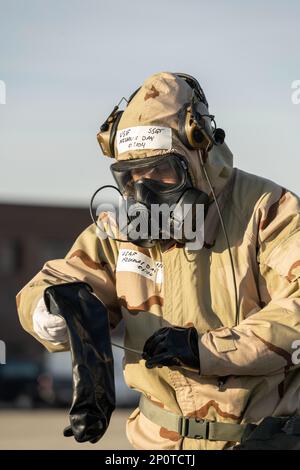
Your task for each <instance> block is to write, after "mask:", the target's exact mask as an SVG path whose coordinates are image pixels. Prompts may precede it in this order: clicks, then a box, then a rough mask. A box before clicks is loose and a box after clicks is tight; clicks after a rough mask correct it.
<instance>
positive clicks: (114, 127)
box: [109, 111, 123, 158]
mask: <svg viewBox="0 0 300 470" xmlns="http://www.w3.org/2000/svg"><path fill="white" fill-rule="evenodd" d="M122 114H123V111H118V112H117V113H116V117H115V119H114V122H113V124H112V127H111V131H110V135H109V149H110V154H111V156H112V157H113V158H115V140H116V134H117V130H118V125H119V122H120V119H121V117H122Z"/></svg>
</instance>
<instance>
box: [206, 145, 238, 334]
mask: <svg viewBox="0 0 300 470" xmlns="http://www.w3.org/2000/svg"><path fill="white" fill-rule="evenodd" d="M198 154H199V156H200V161H201V166H202V169H203V172H204V175H205V178H206V180H207V182H208V185H209V188H210V190H211V193H212V195H213V198H214V201H215V204H216V207H217V212H218V215H219V219H220V222H221V226H222V230H223V233H224V236H225V240H226V244H227V248H228V252H229V258H230V265H231V272H232V278H233V284H234V297H235V326H237V325H238V324H239V300H238V292H237V283H236V275H235V269H234V263H233V256H232V252H231V248H230V243H229V238H228V234H227V230H226V227H225V223H224V219H223V216H222V214H221V210H220V206H219V203H218V200H217V197H216V194H215V191H214V188H213V186H212V184H211V181H210V178H209V176H208V173H207V171H206V168H205V165H204V162H203V158H202V154H201V151H199V152H198Z"/></svg>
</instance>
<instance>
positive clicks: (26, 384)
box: [0, 360, 42, 408]
mask: <svg viewBox="0 0 300 470" xmlns="http://www.w3.org/2000/svg"><path fill="white" fill-rule="evenodd" d="M41 371H42V367H41V365H40V364H39V363H36V362H32V361H25V360H24V361H20V360H10V361H9V362H8V363H7V364H1V365H0V406H7V404H10V405H13V406H16V407H25V408H31V407H35V406H38V405H40V404H42V399H41V397H40V393H39V382H38V380H39V376H40V374H41Z"/></svg>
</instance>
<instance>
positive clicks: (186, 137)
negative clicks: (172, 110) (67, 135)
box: [97, 73, 225, 158]
mask: <svg viewBox="0 0 300 470" xmlns="http://www.w3.org/2000/svg"><path fill="white" fill-rule="evenodd" d="M175 75H176V76H177V77H180V78H182V79H183V80H185V81H186V83H187V84H188V85H189V86H190V87H191V88H192V90H193V95H192V99H191V102H189V103H185V104H184V105H183V107H182V108H181V109H180V110H179V113H178V133H179V138H180V140H181V141H182V143H183V144H184V145H185V146H186V147H187V148H189V149H192V150H195V149H199V150H203V151H205V152H208V151H209V150H210V149H211V148H212V146H213V145H220V144H222V143H223V142H224V139H225V132H224V131H223V129H217V128H216V123H215V119H214V116H213V115H211V114H209V111H208V103H207V99H206V97H205V94H204V91H203V90H202V88H201V86H200V84H199V82H198V81H197V80H196V79H195V78H194V77H192V76H191V75H187V74H183V73H176V74H175ZM140 88H141V87H139V88H138V89H137V90H136V91H135V92H134V93H132V95H131V96H130V97H129V99H128V100H126V99H125V98H122V99H121V101H120V102H119V103H118V104H117V105H116V106H115V107H114V109H113V110H112V112H111V113H110V115H109V116H108V118H107V119H106V120H105V121H104V123H103V124H102V125H101V127H100V131H99V132H98V134H97V139H98V142H99V145H100V147H101V149H102V152H103V154H104V155H106V156H108V157H112V158H115V139H116V135H117V130H118V125H119V122H120V119H121V117H122V114H123V111H122V110H120V109H119V106H120V104H121V102H122V101H123V99H124V100H125V101H126V102H127V106H128V104H129V103H130V102H131V100H132V99H133V97H134V96H135V95H136V93H137V92H138V91H139V90H140ZM212 123H213V126H212Z"/></svg>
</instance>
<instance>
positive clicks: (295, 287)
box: [17, 74, 300, 450]
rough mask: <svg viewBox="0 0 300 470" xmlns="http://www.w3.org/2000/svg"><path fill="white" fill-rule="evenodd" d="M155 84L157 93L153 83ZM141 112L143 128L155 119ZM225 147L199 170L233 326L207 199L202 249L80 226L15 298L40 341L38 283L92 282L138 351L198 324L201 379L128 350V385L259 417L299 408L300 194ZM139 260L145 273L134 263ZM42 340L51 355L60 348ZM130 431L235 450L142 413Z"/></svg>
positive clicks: (152, 440) (157, 397) (191, 411)
mask: <svg viewBox="0 0 300 470" xmlns="http://www.w3.org/2000/svg"><path fill="white" fill-rule="evenodd" d="M168 80H169V81H170V80H173V81H174V78H173V77H171V78H170V74H164V82H163V86H164V87H166V83H167V81H168ZM175 82H176V80H175ZM154 83H155V89H156V90H158V92H159V91H160V88H159V82H158V81H157V80H156V81H155V82H154ZM176 83H177V82H176ZM152 84H153V79H152V81H150V82H149V83H146V85H144V88H146V89H147V90H148V92H149V90H151V89H152V88H151V86H152ZM172 86H173V82H172ZM170 88H172V87H170ZM164 90H165V88H164ZM172 90H173V92H174V86H173V88H172ZM185 92H186V93H187V90H185V91H184V93H185ZM143 93H145V90H144V89H143V87H142V89H141V90H140V92H139V93H138V94H137V95H136V97H135V98H134V100H133V105H130V106H132V107H131V108H130V109H129V107H128V111H127V114H126V113H124V117H122V119H121V123H120V126H121V128H126V127H128V126H129V125H132V123H134V122H137V115H136V113H138V114H139V116H141V113H140V110H141V108H142V109H144V108H143V106H144V107H145V102H142V99H141V96H143ZM184 93H183V94H184ZM161 94H162V95H163V98H162V100H163V99H167V98H165V95H167V96H168V93H167V91H165V93H164V94H163V93H161ZM173 95H174V93H173ZM155 96H157V95H155ZM177 96H179V95H177ZM153 99H157V97H155V98H153ZM169 99H170V98H169ZM184 99H185V98H182V100H183V101H184ZM135 100H136V101H135ZM139 100H140V101H139ZM172 100H173V101H172V103H174V109H175V111H176V110H177V109H178V106H179V105H178V103H177V104H176V100H174V96H173V98H172ZM148 101H151V100H147V101H146V103H147V102H148ZM178 101H180V100H179V98H178ZM156 106H157V107H156V108H155V114H156V115H157V113H158V114H159V112H160V108H158V105H156ZM162 109H163V108H162ZM147 110H148V114H147V113H145V116H147V119H146V117H145V119H144V121H143V120H142V123H143V124H145V123H149V122H153V120H154V118H153V117H152V118H151V115H150V114H149V109H148V108H147ZM168 110H169V108H168ZM175 111H174V113H175ZM174 113H173V114H172V113H170V112H169V114H168V116H165V120H166V122H167V124H169V125H170V127H172V128H174V129H175V124H174V122H175V121H174V119H175V118H174V116H175V114H176V113H175V114H174ZM160 121H161V120H160ZM174 134H175V133H174ZM173 146H174V151H176V152H177V153H181V154H184V155H185V156H186V158H187V159H188V161H189V162H190V171H191V174H192V176H193V178H194V182H195V185H198V186H199V187H200V186H201V187H203V185H204V183H203V177H202V176H201V171H200V169H199V163H198V164H197V158H196V155H195V152H194V151H187V150H186V149H184V148H183V146H182V145H181V144H180V142H179V141H178V139H177V138H176V135H175V137H174V144H173ZM222 147H223V148H222V149H221V150H218V151H212V152H211V153H210V155H209V159H208V161H207V163H206V165H207V169H208V172H209V174H210V176H211V178H212V180H213V183H214V186H215V189H216V192H217V194H218V197H219V198H220V202H221V206H222V213H223V217H224V221H225V224H226V228H227V231H228V234H229V239H230V245H231V249H232V255H233V261H234V266H235V271H236V278H237V287H238V297H239V300H240V309H239V315H240V322H239V324H238V325H235V301H234V288H233V277H232V272H231V268H230V259H229V254H228V250H227V246H226V243H225V239H224V235H223V232H222V230H221V228H220V224H219V222H218V218H217V217H216V214H215V207H214V206H215V205H214V204H212V205H211V206H210V209H209V213H208V215H207V219H206V222H205V223H206V226H205V244H204V246H203V248H202V249H201V250H198V251H191V252H189V251H188V250H187V249H186V248H185V247H184V246H182V245H178V244H173V245H172V246H171V247H169V248H168V249H165V250H163V249H162V248H159V247H158V248H151V249H145V248H140V247H138V246H136V245H133V244H129V243H124V242H117V241H114V240H111V239H106V240H103V239H100V238H98V236H97V233H96V230H95V227H94V226H93V225H92V226H90V227H88V228H87V229H86V230H85V231H84V232H83V233H82V234H81V235H80V236H79V238H78V239H77V240H76V242H75V243H74V245H73V247H72V248H71V250H70V251H69V253H68V254H67V255H66V257H65V259H60V260H52V261H49V262H47V263H46V264H45V265H44V267H43V268H42V270H41V271H40V272H39V273H38V274H37V275H36V276H35V277H34V278H33V279H32V280H31V281H30V282H29V283H28V284H27V285H26V286H25V287H24V288H23V289H22V290H21V292H20V293H19V294H18V296H17V305H18V312H19V316H20V320H21V323H22V325H23V327H24V329H25V330H27V331H28V332H29V333H31V334H32V335H33V336H35V337H36V339H37V340H39V341H41V340H40V339H39V338H38V337H37V336H36V335H35V333H34V331H33V325H32V314H33V311H34V309H35V306H36V304H37V303H38V301H39V299H40V297H41V296H42V294H43V291H44V289H45V287H47V286H49V285H51V284H57V283H64V282H70V281H74V280H82V281H86V282H87V283H89V284H90V285H91V286H92V287H93V289H94V292H95V293H96V295H97V296H98V297H99V298H100V299H101V300H102V301H103V302H104V303H105V304H106V306H107V308H108V310H109V316H110V323H111V326H112V328H114V327H115V326H116V325H117V324H118V323H119V322H120V320H121V319H122V318H123V319H124V323H125V338H124V342H125V346H128V347H130V348H134V349H139V350H142V349H143V345H144V343H145V341H146V339H147V338H148V337H149V336H150V335H151V334H152V333H153V332H154V331H156V330H157V329H159V328H161V327H163V326H168V325H177V326H190V325H194V326H195V328H196V329H197V331H198V334H199V354H200V366H201V370H200V374H199V373H196V372H192V371H187V370H184V369H181V368H178V367H161V368H153V369H147V368H146V367H145V362H144V360H142V359H141V358H140V356H138V355H137V354H134V353H130V352H126V354H125V360H124V377H125V381H126V383H127V384H128V386H129V387H131V388H134V389H136V390H138V391H140V392H142V393H144V394H145V395H146V396H147V397H148V398H150V399H151V400H153V401H154V402H155V403H156V404H157V406H160V407H164V408H166V409H167V410H171V411H173V412H174V413H179V414H183V415H184V416H190V417H197V418H206V419H208V420H213V421H214V420H216V421H219V422H227V423H247V422H251V423H257V422H259V421H260V420H261V419H262V418H263V417H265V416H271V415H273V416H281V415H291V414H294V413H297V412H298V413H299V407H300V401H299V390H300V371H299V369H298V367H299V366H298V365H297V361H295V360H294V359H295V354H294V355H293V353H295V343H294V342H295V341H296V340H299V339H300V201H299V199H298V197H297V196H296V195H294V194H293V193H291V192H290V191H288V190H286V189H284V188H281V187H280V186H278V185H277V184H275V183H273V182H271V181H269V180H267V179H264V178H261V177H258V176H255V175H251V174H248V173H246V172H243V171H241V170H238V169H235V170H233V169H232V161H231V154H230V152H229V150H228V148H227V147H226V146H225V144H224V146H222ZM153 153H155V152H151V155H153ZM157 154H163V152H161V151H160V152H157ZM147 156H149V151H148V153H147V152H146V153H145V152H143V151H140V150H138V151H134V152H127V153H125V154H122V155H121V156H119V158H146V157H147ZM197 165H198V166H197ZM224 195H225V196H226V197H225V196H224ZM222 197H223V199H222ZM142 262H143V266H145V269H137V265H139V264H141V263H142ZM41 342H42V343H43V344H44V346H45V347H46V348H47V349H48V350H49V351H62V350H65V349H66V348H67V345H66V344H53V343H51V342H45V341H41ZM224 376H226V377H227V380H226V382H225V386H224V387H222V388H220V387H219V378H220V377H224ZM127 435H128V439H129V441H130V442H131V443H132V445H133V446H134V447H135V448H137V449H162V450H163V449H171V450H174V449H222V448H227V447H229V446H230V445H231V443H229V442H218V441H217V442H216V441H208V440H196V439H188V438H182V437H181V436H180V435H178V434H177V433H176V432H171V431H169V430H167V429H165V428H163V427H159V426H158V425H156V424H154V423H152V422H151V421H149V420H148V419H147V418H146V417H145V416H144V415H142V414H141V412H140V411H139V409H138V408H137V409H136V410H135V411H134V412H133V413H132V414H131V416H130V417H129V418H128V422H127Z"/></svg>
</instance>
